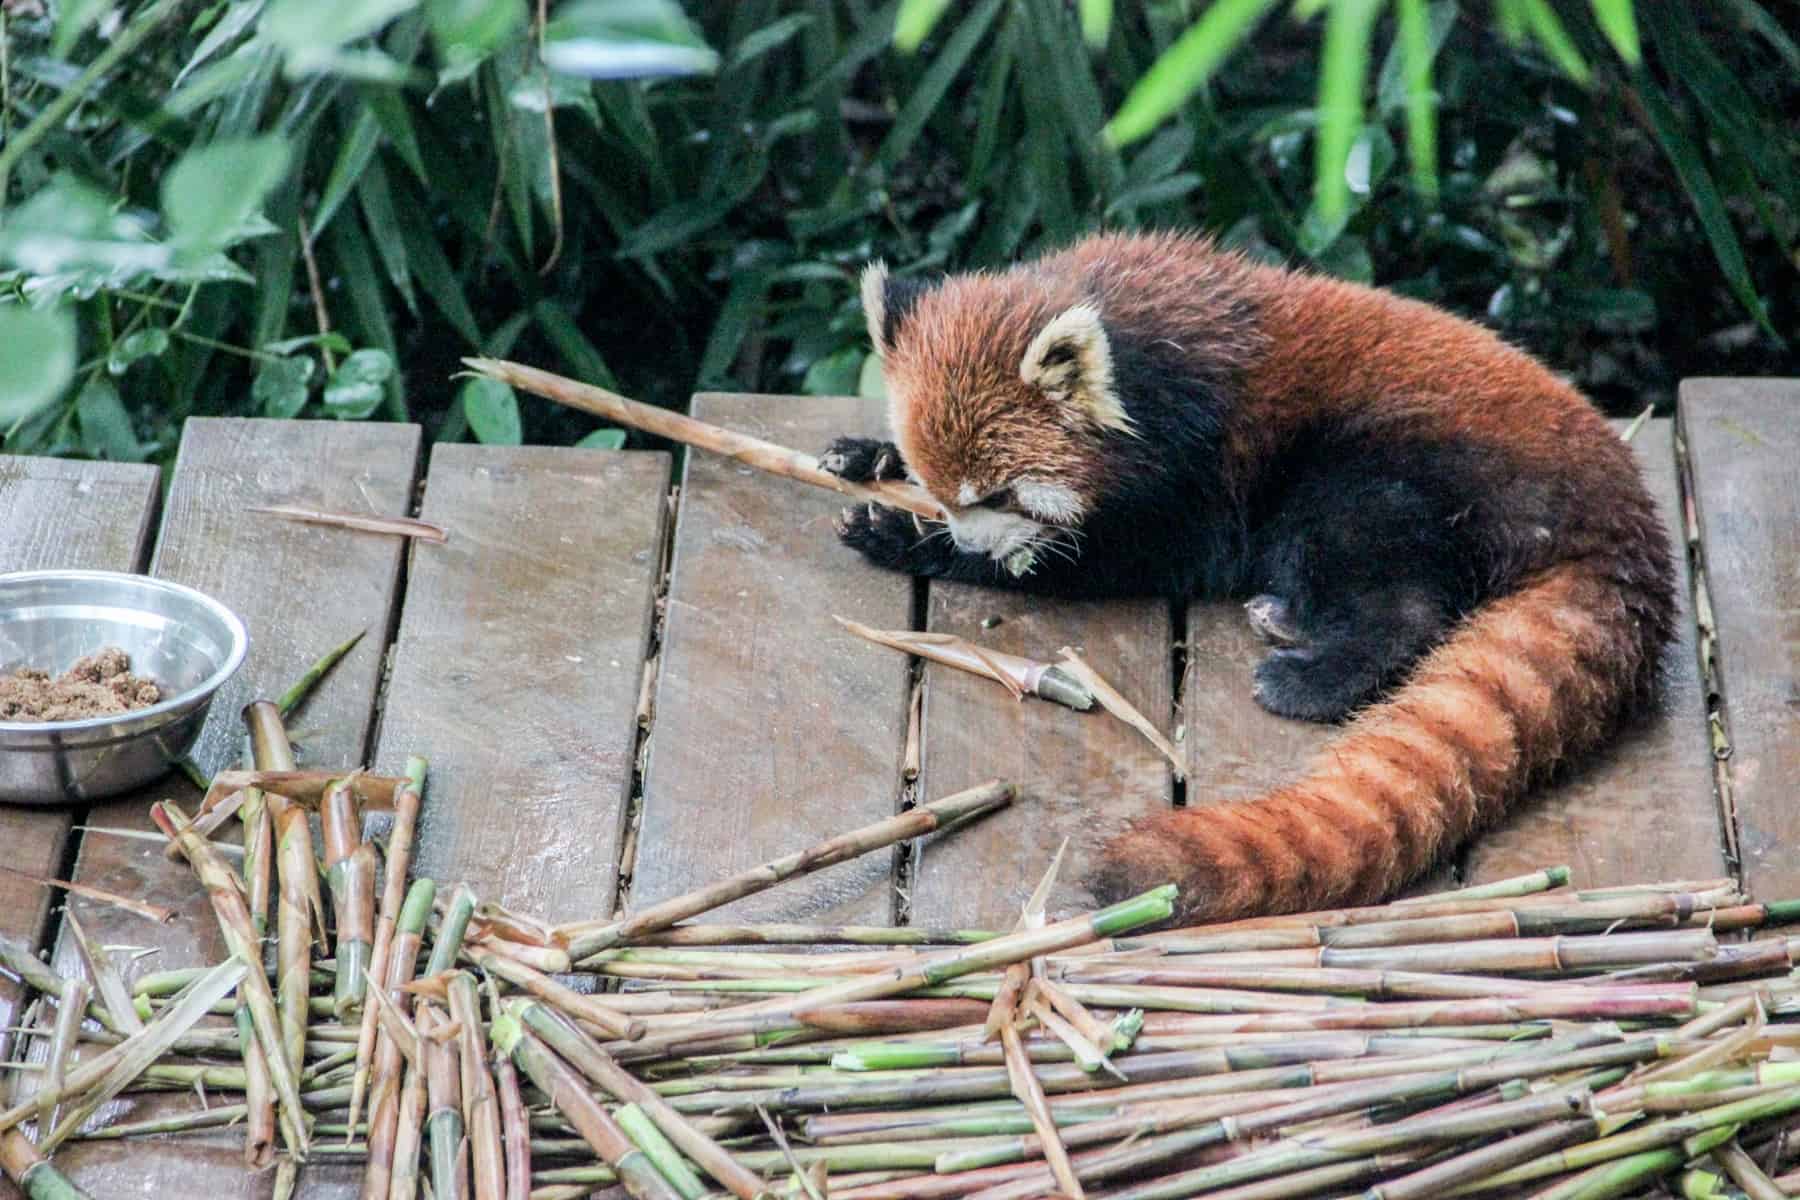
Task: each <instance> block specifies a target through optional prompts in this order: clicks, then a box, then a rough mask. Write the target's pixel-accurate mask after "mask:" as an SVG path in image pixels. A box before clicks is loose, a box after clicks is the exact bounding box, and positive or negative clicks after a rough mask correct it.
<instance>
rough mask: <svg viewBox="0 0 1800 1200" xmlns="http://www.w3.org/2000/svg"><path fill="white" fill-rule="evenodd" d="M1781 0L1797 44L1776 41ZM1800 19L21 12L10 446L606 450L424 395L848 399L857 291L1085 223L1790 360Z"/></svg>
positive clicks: (1509, 1) (1547, 317)
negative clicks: (416, 439) (397, 438)
mask: <svg viewBox="0 0 1800 1200" xmlns="http://www.w3.org/2000/svg"><path fill="white" fill-rule="evenodd" d="M1783 5H1788V8H1787V13H1786V18H1784V17H1782V16H1781V15H1780V12H1779V9H1780V8H1781V6H1783ZM1791 17H1792V8H1791V4H1789V0H1767V6H1766V7H1765V5H1764V4H1759V3H1758V2H1757V0H1718V2H1717V3H1709V4H1704V5H1700V4H1687V3H1681V2H1678V0H1640V2H1639V3H1638V4H1637V5H1636V6H1635V10H1634V6H1633V5H1632V4H1631V3H1629V0H1591V2H1590V0H1498V2H1496V3H1494V4H1492V5H1489V4H1477V3H1474V2H1473V0H1471V2H1469V3H1466V4H1463V5H1460V6H1459V4H1458V3H1457V2H1456V0H1393V3H1391V4H1389V3H1386V2H1385V0H1301V3H1299V4H1297V5H1294V4H1289V3H1280V4H1278V3H1276V2H1275V0H1213V2H1211V3H1206V2H1200V0H1162V2H1151V3H1145V4H1141V5H1118V6H1116V8H1115V7H1114V6H1113V5H1111V4H1107V3H1095V2H1093V0H1082V2H1080V3H1064V2H1063V0H969V2H968V3H957V4H949V3H947V2H946V0H931V2H925V3H919V2H916V0H890V2H888V3H881V4H878V3H871V2H869V0H737V2H734V3H699V2H694V3H689V4H687V5H686V6H685V13H684V11H683V9H682V8H681V7H678V6H676V5H674V4H673V3H672V2H671V0H557V2H556V3H555V4H554V5H553V6H549V7H546V5H545V4H543V3H542V2H541V0H537V2H532V0H527V2H521V0H151V2H150V3H125V4H115V3H110V2H109V0H6V3H5V15H4V22H5V55H4V61H3V62H0V91H3V93H4V97H3V99H4V118H3V124H0V139H3V142H0V199H3V200H4V203H5V208H4V212H3V213H0V271H3V272H4V274H3V275H0V290H3V292H4V301H5V302H4V303H0V430H3V431H4V434H5V441H4V448H5V449H6V450H7V451H9V452H15V453H53V454H68V455H91V456H96V457H108V458H120V459H151V460H162V459H166V457H167V456H168V455H170V454H172V452H173V449H174V447H175V444H176V441H177V439H178V434H179V428H180V423H181V421H182V419H183V418H185V417H187V416H189V415H194V414H246V415H269V416H282V417H291V416H327V417H338V418H343V419H400V418H406V419H413V420H421V421H424V422H425V423H426V424H427V426H428V428H429V429H430V430H431V432H432V434H433V435H434V436H436V437H439V438H449V439H464V438H479V439H482V440H486V441H492V442H513V441H518V440H520V439H522V438H523V439H525V440H530V441H573V440H577V439H583V440H586V441H588V442H589V443H590V444H617V442H618V441H619V440H620V437H621V434H620V432H619V431H616V430H594V429H593V427H592V422H587V421H584V420H583V419H582V418H579V417H576V416H573V415H571V414H567V413H562V412H559V411H553V410H551V409H550V407H549V406H548V405H544V404H540V403H539V402H537V401H534V400H530V399H525V400H523V401H521V400H520V399H519V398H517V397H515V396H513V395H512V394H511V393H510V392H508V391H506V390H505V389H504V388H503V387H501V386H499V385H493V384H486V383H483V384H472V383H460V382H456V381H454V380H453V375H454V373H455V372H456V370H457V369H458V360H459V359H460V357H461V356H463V355H465V354H469V353H474V352H480V353H488V354H505V355H510V356H513V357H518V358H522V359H525V360H528V361H531V362H534V363H536V364H539V365H543V366H546V367H549V368H551V369H555V370H559V371H562V372H564V373H568V374H572V375H575V376H578V377H582V378H585V379H589V380H592V381H595V382H598V383H601V384H603V385H607V386H612V387H616V388H618V389H620V390H622V391H625V392H627V393H629V394H632V395H635V396H638V397H640V398H644V399H649V400H654V401H656V402H659V403H664V404H671V405H680V404H682V403H684V401H685V398H686V396H687V395H688V393H689V392H690V391H692V390H693V389H695V388H697V387H699V388H707V387H719V388H739V389H762V390H768V391H796V390H805V391H814V392H845V391H856V390H857V389H858V388H859V387H860V386H862V385H863V384H864V383H865V382H866V381H867V377H868V374H869V373H868V372H867V371H866V366H867V363H866V357H865V348H864V346H863V344H862V334H861V322H860V319H859V317H858V315H857V313H856V309H855V301H854V293H855V286H854V284H855V273H856V271H857V269H858V268H859V267H860V265H861V264H862V263H863V262H865V261H866V260H868V259H870V258H872V257H877V256H881V257H885V258H886V259H888V260H889V261H890V262H891V263H893V264H896V265H897V266H900V267H902V268H903V269H904V270H907V271H918V272H930V271H938V270H944V269H952V268H961V267H968V266H982V265H994V264H999V263H1004V262H1007V261H1009V260H1011V259H1014V258H1015V257H1018V256H1020V255H1023V254H1027V253H1030V252H1032V251H1033V250H1035V249H1038V248H1041V247H1045V246H1048V245H1054V244H1056V243H1059V242H1063V241H1066V240H1067V239H1069V238H1071V237H1073V236H1075V235H1077V234H1078V233H1080V232H1081V231H1083V230H1086V229H1091V228H1094V227H1096V226H1099V225H1103V224H1104V225H1109V226H1116V227H1130V226H1146V227H1166V226H1181V227H1200V228H1204V229H1207V230H1210V231H1213V232H1214V233H1216V234H1217V235H1218V236H1219V237H1220V238H1221V239H1222V240H1223V241H1224V242H1225V243H1226V244H1228V245H1231V246H1235V247H1240V248H1242V249H1243V250H1245V251H1246V252H1248V253H1251V254H1255V255H1260V256H1265V257H1268V258H1271V259H1280V260H1285V261H1290V262H1297V263H1303V264H1307V265H1310V266H1311V267H1313V268H1315V269H1318V270H1323V271H1329V272H1332V273H1334V274H1337V275H1341V276H1344V277H1346V278H1351V279H1358V280H1363V281H1370V282H1374V283H1378V284H1382V285H1384V286H1389V287H1393V288H1396V289H1398V290H1400V291H1403V292H1406V293H1409V294H1412V295H1416V296H1420V297H1423V298H1426V299H1430V300H1433V301H1437V302H1439V303H1442V304H1445V305H1448V306H1449V307H1451V308H1453V309H1455V310H1457V311H1460V312H1463V313H1465V314H1467V315H1470V316H1473V317H1476V318H1478V319H1480V320H1483V321H1485V322H1487V323H1489V324H1490V325H1492V326H1493V327H1495V328H1497V329H1499V330H1500V331H1502V332H1503V333H1505V334H1506V335H1507V336H1508V337H1510V338H1512V339H1514V340H1516V341H1518V342H1520V343H1522V344H1525V345H1528V346H1530V347H1531V348H1533V349H1535V350H1537V351H1539V352H1540V353H1542V354H1544V355H1545V356H1546V357H1547V358H1548V359H1549V360H1550V361H1551V362H1552V363H1554V364H1555V365H1556V366H1558V367H1559V368H1561V369H1563V370H1566V371H1568V372H1570V373H1571V374H1572V375H1573V376H1574V377H1575V378H1576V379H1577V381H1578V382H1580V383H1581V384H1582V385H1583V386H1585V387H1586V388H1587V389H1588V390H1589V391H1590V392H1591V393H1592V394H1593V395H1595V396H1596V397H1597V398H1598V399H1599V400H1600V401H1601V402H1602V403H1603V404H1605V405H1606V406H1608V407H1609V408H1610V409H1612V410H1613V411H1617V412H1635V411H1636V410H1637V409H1638V408H1641V407H1642V406H1643V404H1645V403H1646V402H1651V401H1654V402H1657V403H1660V404H1663V405H1665V406H1666V405H1667V404H1668V403H1669V402H1670V401H1671V400H1672V395H1673V387H1674V385H1675V383H1676V382H1677V381H1678V380H1679V379H1680V378H1681V377H1683V376H1689V375H1696V374H1704V373H1713V374H1768V373H1778V372H1780V373H1789V374H1792V373H1800V372H1796V368H1795V360H1794V358H1793V357H1792V350H1791V345H1792V341H1793V339H1794V337H1795V336H1796V327H1797V325H1800V321H1797V314H1800V240H1797V228H1800V134H1797V132H1796V131H1797V129H1800V47H1797V46H1796V43H1795V41H1794V38H1793V35H1792V33H1791V32H1790V29H1791Z"/></svg>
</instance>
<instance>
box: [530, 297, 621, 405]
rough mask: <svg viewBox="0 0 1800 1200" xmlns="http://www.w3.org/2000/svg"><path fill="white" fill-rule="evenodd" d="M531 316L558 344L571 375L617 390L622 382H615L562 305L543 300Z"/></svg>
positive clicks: (592, 346)
mask: <svg viewBox="0 0 1800 1200" xmlns="http://www.w3.org/2000/svg"><path fill="white" fill-rule="evenodd" d="M531 313H532V316H533V317H534V318H535V319H536V321H537V325H538V328H539V329H541V330H543V332H544V336H545V337H547V338H549V339H550V340H551V341H552V342H553V343H555V345H556V352H557V353H558V354H559V355H561V356H562V360H563V361H564V362H565V363H567V364H568V366H569V373H570V374H572V375H573V376H574V377H575V378H577V379H579V380H581V381H582V382H583V383H593V384H598V385H599V386H600V387H603V388H611V389H613V390H614V391H617V390H618V387H619V381H618V380H617V379H614V378H613V373H612V371H611V370H610V369H608V367H607V365H606V359H605V358H603V357H601V355H600V351H599V350H598V349H596V348H595V346H594V343H592V342H590V341H588V338H587V335H586V334H585V333H583V332H581V329H580V327H579V326H577V325H576V324H575V321H574V319H573V318H571V317H570V316H569V314H568V313H567V312H565V311H563V308H562V306H561V305H558V304H553V303H551V302H550V301H548V300H540V301H538V303H537V304H536V305H535V306H533V307H532V310H531Z"/></svg>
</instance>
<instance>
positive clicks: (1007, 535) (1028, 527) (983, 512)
mask: <svg viewBox="0 0 1800 1200" xmlns="http://www.w3.org/2000/svg"><path fill="white" fill-rule="evenodd" d="M948 520H949V525H950V537H951V539H952V540H953V541H954V542H955V543H956V548H957V549H958V550H961V551H963V552H964V553H966V554H985V555H987V556H988V557H989V558H995V559H1001V558H1005V557H1006V556H1007V555H1009V554H1011V553H1012V552H1013V551H1015V550H1019V549H1023V548H1024V547H1025V546H1028V545H1030V544H1031V543H1032V542H1033V541H1035V540H1036V539H1037V538H1038V537H1039V536H1040V535H1042V534H1043V533H1044V527H1043V526H1042V525H1040V524H1038V523H1037V522H1036V521H1033V520H1032V519H1031V518H1030V517H1022V516H1019V515H1018V514H1017V513H1009V512H1000V511H998V510H997V509H990V508H965V509H963V510H962V511H960V512H952V513H950V514H949V516H948Z"/></svg>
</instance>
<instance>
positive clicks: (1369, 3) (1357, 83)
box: [1313, 0, 1382, 229]
mask: <svg viewBox="0 0 1800 1200" xmlns="http://www.w3.org/2000/svg"><path fill="white" fill-rule="evenodd" d="M1381 5H1382V0H1337V2H1336V3H1334V4H1332V6H1331V10H1330V12H1329V14H1328V15H1327V16H1326V18H1325V46H1324V49H1323V50H1322V52H1321V63H1320V68H1319V104H1318V111H1319V133H1318V140H1317V142H1316V143H1315V146H1314V150H1313V155H1314V174H1313V205H1314V207H1315V208H1316V209H1317V211H1318V214H1319V220H1320V222H1321V223H1322V224H1324V225H1326V226H1332V225H1336V226H1338V227H1339V228H1340V229H1341V227H1342V222H1343V220H1344V219H1345V217H1346V215H1347V214H1348V212H1349V209H1350V182H1349V180H1348V179H1347V178H1346V177H1345V173H1344V168H1345V166H1346V164H1347V162H1348V160H1349V158H1350V148H1351V145H1352V144H1353V143H1354V142H1355V141H1356V136H1357V133H1358V131H1359V130H1361V129H1362V125H1363V82H1364V80H1366V79H1367V78H1368V74H1369V39H1370V37H1371V36H1372V35H1373V34H1374V32H1375V18H1376V17H1377V16H1379V15H1380V13H1381Z"/></svg>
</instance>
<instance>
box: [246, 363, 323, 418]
mask: <svg viewBox="0 0 1800 1200" xmlns="http://www.w3.org/2000/svg"><path fill="white" fill-rule="evenodd" d="M313 362H314V360H313V359H311V358H302V357H300V356H299V355H295V356H292V357H289V358H274V359H270V360H268V361H267V362H264V363H263V365H262V367H261V368H260V369H258V371H257V372H256V380H255V382H253V383H252V384H251V385H250V399H251V400H252V401H253V402H254V403H255V405H256V411H257V412H259V413H261V414H262V415H263V416H265V417H281V418H287V417H297V416H299V415H300V410H301V409H303V408H305V407H306V394H307V386H308V385H309V384H310V383H311V382H312V376H313Z"/></svg>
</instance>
